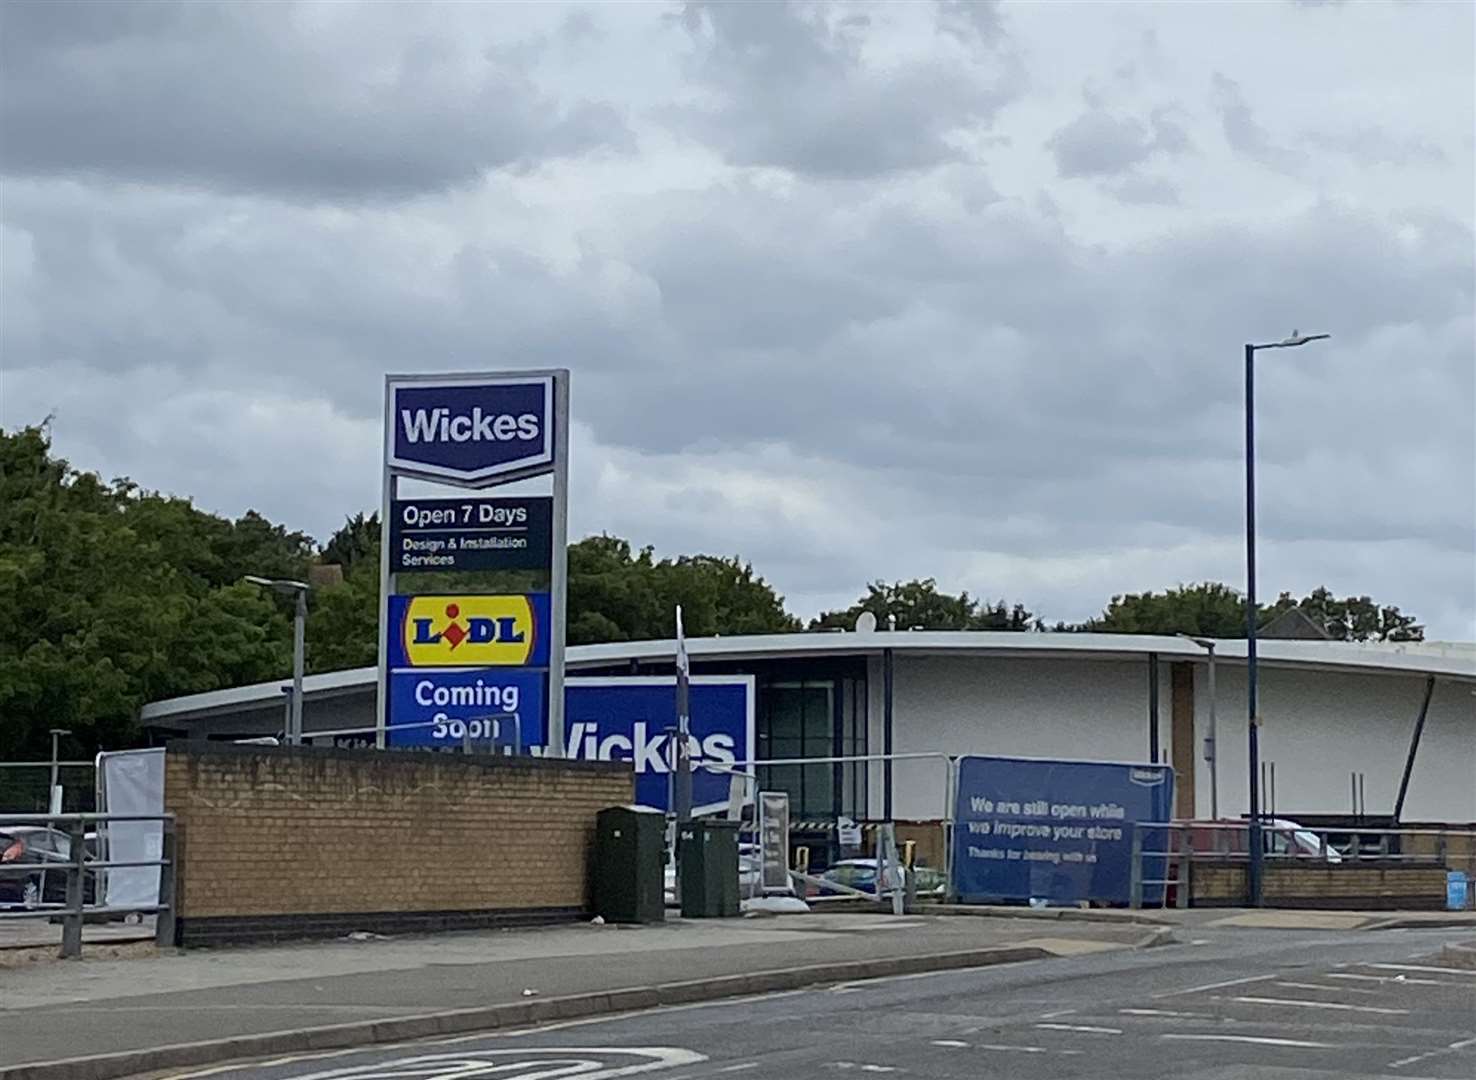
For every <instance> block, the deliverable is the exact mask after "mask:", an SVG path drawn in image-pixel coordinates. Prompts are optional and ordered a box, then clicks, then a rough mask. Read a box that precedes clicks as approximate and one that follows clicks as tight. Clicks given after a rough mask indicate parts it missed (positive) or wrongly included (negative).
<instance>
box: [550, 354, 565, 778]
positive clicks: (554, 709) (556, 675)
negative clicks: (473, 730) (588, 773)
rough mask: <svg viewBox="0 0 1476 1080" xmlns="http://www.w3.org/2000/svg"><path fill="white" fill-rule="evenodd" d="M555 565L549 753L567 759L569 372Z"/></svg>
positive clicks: (557, 394)
mask: <svg viewBox="0 0 1476 1080" xmlns="http://www.w3.org/2000/svg"><path fill="white" fill-rule="evenodd" d="M553 488H554V491H553V522H552V531H553V565H552V567H550V577H549V585H550V589H549V591H550V593H551V594H552V595H550V597H549V622H551V623H552V625H551V626H550V627H549V638H548V742H547V744H546V745H547V746H548V754H549V756H550V757H554V758H561V757H564V756H565V748H564V636H565V628H566V626H567V624H568V612H569V582H568V574H569V372H568V371H567V370H566V369H560V370H558V371H556V372H554V470H553Z"/></svg>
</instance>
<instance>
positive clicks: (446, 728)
mask: <svg viewBox="0 0 1476 1080" xmlns="http://www.w3.org/2000/svg"><path fill="white" fill-rule="evenodd" d="M390 685H391V716H392V721H391V726H390V729H389V732H388V745H390V746H392V747H431V748H435V747H446V748H448V749H454V748H458V747H460V746H462V745H463V742H464V740H465V739H467V738H470V739H471V740H472V741H473V742H474V743H481V744H484V745H485V744H487V743H488V742H489V741H490V740H492V739H494V738H495V739H496V741H497V743H498V745H499V746H503V747H508V746H513V745H514V743H515V742H516V743H517V744H520V745H521V746H523V747H524V748H525V749H527V750H530V751H531V752H533V753H538V752H540V751H541V749H542V747H543V746H544V745H546V742H547V739H546V734H547V733H546V731H545V730H544V726H543V725H544V717H545V716H546V715H547V713H546V711H545V710H544V709H543V708H542V694H543V682H542V676H541V674H539V673H537V672H523V671H498V670H493V669H486V670H478V671H444V670H429V669H427V670H414V671H408V670H407V671H397V672H395V673H394V674H393V675H392V676H391V683H390ZM689 703H690V709H691V727H690V731H691V741H690V742H689V743H688V752H689V753H690V755H691V758H692V762H693V765H694V767H695V768H694V772H693V776H692V802H693V805H694V809H695V810H697V811H698V812H701V811H707V810H713V809H717V808H720V807H723V806H726V805H727V804H728V791H729V785H730V782H731V777H732V771H731V769H729V768H728V766H732V765H733V764H734V763H735V762H737V761H751V760H752V759H753V739H754V734H753V677H752V676H748V675H694V676H693V677H692V680H691V689H690V702H689ZM507 714H512V716H509V715H507ZM494 718H495V719H494ZM564 721H565V745H566V746H567V748H568V754H569V756H570V757H572V758H576V759H578V760H581V761H628V762H630V763H631V765H632V766H633V767H634V769H635V776H636V792H635V796H636V802H637V803H638V804H640V805H642V806H652V807H656V808H657V809H661V810H666V809H668V807H669V801H668V797H669V786H670V777H671V770H672V758H673V749H674V748H673V746H672V742H671V734H670V732H671V729H673V728H674V727H675V726H676V680H675V679H671V678H661V677H628V676H612V677H609V678H574V679H569V680H567V681H566V683H565V688H564ZM405 725H413V726H409V727H407V726H405ZM427 725H428V726H427ZM746 771H751V770H746Z"/></svg>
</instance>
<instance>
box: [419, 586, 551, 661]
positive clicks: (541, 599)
mask: <svg viewBox="0 0 1476 1080" xmlns="http://www.w3.org/2000/svg"><path fill="white" fill-rule="evenodd" d="M547 599H548V598H547V596H546V595H543V594H536V595H528V596H396V597H393V598H392V601H393V602H394V606H395V608H397V609H398V610H397V611H396V612H395V618H394V621H393V622H392V623H391V625H393V626H398V627H399V635H398V639H399V640H398V645H399V649H398V650H397V652H398V656H397V657H396V658H395V659H396V662H397V663H396V666H401V665H403V666H408V667H525V666H540V665H542V664H545V663H547V653H548V647H547V642H546V641H545V640H544V638H545V637H546V636H547V635H546V632H545V629H544V628H545V626H546V622H547V613H548V604H547Z"/></svg>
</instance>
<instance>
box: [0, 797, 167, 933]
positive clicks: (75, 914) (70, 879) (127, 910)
mask: <svg viewBox="0 0 1476 1080" xmlns="http://www.w3.org/2000/svg"><path fill="white" fill-rule="evenodd" d="M139 821H157V822H159V823H160V824H161V826H162V828H161V830H160V832H161V845H160V850H159V857H158V858H157V859H99V858H96V857H90V853H89V851H88V848H87V833H88V826H89V825H92V826H100V827H101V831H102V832H103V833H104V834H105V833H106V830H107V827H108V826H109V825H111V824H115V823H120V822H139ZM15 826H22V827H40V828H45V829H50V830H52V831H53V832H57V833H62V834H64V835H65V836H66V837H67V855H66V859H65V860H64V861H63V860H60V859H54V860H47V859H45V858H44V857H43V858H42V859H41V861H38V862H30V861H22V859H16V860H13V861H11V862H8V863H0V881H3V880H6V879H19V880H22V881H23V880H24V879H25V878H27V877H29V876H31V875H32V874H36V873H39V874H40V877H41V881H40V885H39V887H38V888H39V891H38V893H37V895H36V897H35V901H34V902H33V903H30V904H26V903H22V905H20V906H11V907H10V908H8V909H7V908H3V907H0V919H48V920H54V919H56V918H58V917H60V919H61V926H62V940H61V955H62V957H63V958H64V959H72V958H74V957H77V956H80V955H81V954H82V927H83V925H84V923H85V922H87V921H88V919H89V918H96V917H98V916H105V917H110V916H114V915H132V914H146V913H153V914H154V915H155V916H156V921H155V925H154V939H155V941H157V942H158V943H159V944H161V945H173V944H174V942H175V918H176V914H177V912H176V903H175V897H176V886H177V876H178V871H177V866H178V858H177V849H176V842H175V830H174V815H173V814H3V815H0V832H8V831H9V830H10V829H12V828H13V827H15ZM145 866H157V867H158V868H159V896H158V902H157V903H154V904H137V905H126V906H118V907H110V906H108V904H107V903H106V898H107V871H109V870H120V869H125V868H133V867H145ZM57 872H60V873H62V874H64V875H65V878H66V889H65V894H64V895H65V900H64V901H63V902H62V903H56V902H54V901H48V900H46V891H45V890H46V885H45V883H46V875H47V874H50V873H57ZM89 877H90V878H91V880H92V886H93V887H92V900H93V902H92V903H90V904H89V903H87V902H86V897H87V881H88V879H89Z"/></svg>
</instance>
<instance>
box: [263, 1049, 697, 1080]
mask: <svg viewBox="0 0 1476 1080" xmlns="http://www.w3.org/2000/svg"><path fill="white" fill-rule="evenodd" d="M610 1058H614V1059H616V1060H615V1061H611V1060H609V1059H610ZM621 1058H625V1059H627V1060H628V1059H630V1058H637V1059H644V1060H637V1061H635V1062H633V1063H631V1064H627V1065H622V1064H619V1060H620V1059H621ZM706 1060H707V1056H706V1055H705V1054H699V1053H697V1052H696V1051H695V1050H681V1049H677V1048H675V1047H665V1046H658V1047H639V1048H634V1047H593V1048H591V1047H549V1048H518V1049H507V1050H501V1049H499V1050H490V1049H483V1050H464V1051H461V1052H460V1053H454V1054H421V1055H417V1056H415V1057H408V1058H395V1059H391V1060H389V1061H384V1060H380V1061H373V1062H369V1063H367V1064H364V1065H349V1066H346V1067H344V1068H338V1069H328V1070H325V1071H321V1072H314V1073H306V1074H298V1075H297V1076H295V1077H293V1078H292V1080H412V1078H413V1080H466V1078H470V1077H474V1076H490V1075H492V1074H494V1073H496V1074H500V1075H501V1076H503V1077H504V1078H506V1080H513V1078H521V1080H555V1078H557V1077H565V1076H578V1077H581V1078H582V1080H614V1078H615V1077H622V1076H635V1075H637V1074H639V1073H648V1072H656V1071H660V1070H665V1069H675V1068H678V1067H680V1066H682V1065H696V1064H698V1063H699V1062H703V1061H706Z"/></svg>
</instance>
